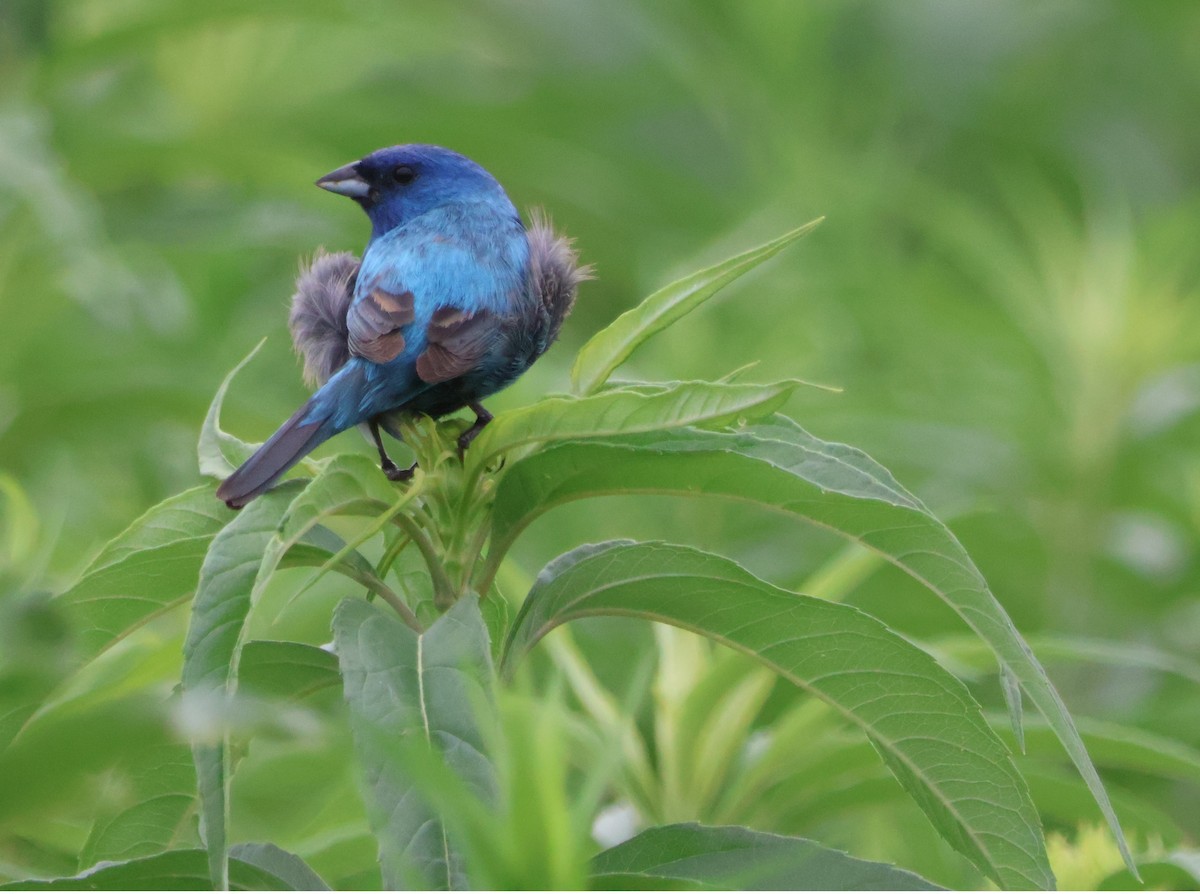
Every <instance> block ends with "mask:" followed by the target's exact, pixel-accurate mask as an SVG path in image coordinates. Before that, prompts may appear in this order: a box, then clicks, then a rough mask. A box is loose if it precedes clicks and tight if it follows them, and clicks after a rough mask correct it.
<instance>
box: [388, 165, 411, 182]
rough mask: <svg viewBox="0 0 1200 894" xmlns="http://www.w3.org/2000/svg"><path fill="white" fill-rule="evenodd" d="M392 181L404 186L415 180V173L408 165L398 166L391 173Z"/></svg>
mask: <svg viewBox="0 0 1200 894" xmlns="http://www.w3.org/2000/svg"><path fill="white" fill-rule="evenodd" d="M392 179H393V180H395V181H396V182H397V183H399V184H400V185H401V186H404V185H406V184H409V183H412V182H413V181H414V180H416V179H417V172H416V171H414V170H413V169H412V168H410V167H409V166H408V165H399V166H397V168H396V170H394V171H392Z"/></svg>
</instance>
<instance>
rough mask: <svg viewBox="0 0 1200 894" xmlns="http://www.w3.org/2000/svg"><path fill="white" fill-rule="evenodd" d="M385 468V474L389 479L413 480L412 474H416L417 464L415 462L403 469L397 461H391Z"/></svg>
mask: <svg viewBox="0 0 1200 894" xmlns="http://www.w3.org/2000/svg"><path fill="white" fill-rule="evenodd" d="M382 468H383V474H384V475H386V476H387V480H388V481H411V480H412V476H413V475H415V474H416V471H417V464H416V463H413V464H412V465H411V466H409V467H408V468H407V469H401V468H400V467H399V466H397V465H396V464H395V463H389V464H388V465H385V466H383V467H382Z"/></svg>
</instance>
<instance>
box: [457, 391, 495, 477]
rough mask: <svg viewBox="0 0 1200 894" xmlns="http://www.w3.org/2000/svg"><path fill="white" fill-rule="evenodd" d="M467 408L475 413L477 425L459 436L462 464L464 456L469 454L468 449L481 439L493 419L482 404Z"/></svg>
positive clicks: (472, 404) (459, 453) (470, 405)
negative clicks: (480, 434)
mask: <svg viewBox="0 0 1200 894" xmlns="http://www.w3.org/2000/svg"><path fill="white" fill-rule="evenodd" d="M467 406H468V407H470V408H471V409H472V410H474V411H475V424H474V425H472V426H471V427H470V428H468V429H467V430H466V431H465V432H463V433H462V434H461V435H459V436H458V459H459V461H460V462H461V461H462V459H463V455H464V454H465V453H466V452H467V448H468V447H470V446H471V442H472V441H474V440H475V439H476V438H477V437H479V433H480V432H481V431H483V430H484V429H485V428H487V424H488V423H489V422H491V421H492V418H493V417H492V414H491V413H489V412H488V411H487V410H485V409H484V408H483V405H482V404H477V403H470V404H467Z"/></svg>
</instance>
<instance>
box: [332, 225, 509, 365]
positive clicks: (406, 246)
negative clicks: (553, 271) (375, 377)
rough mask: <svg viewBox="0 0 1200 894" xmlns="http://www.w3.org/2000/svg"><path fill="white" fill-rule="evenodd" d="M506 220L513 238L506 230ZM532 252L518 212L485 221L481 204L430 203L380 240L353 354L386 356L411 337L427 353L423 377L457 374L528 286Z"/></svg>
mask: <svg viewBox="0 0 1200 894" xmlns="http://www.w3.org/2000/svg"><path fill="white" fill-rule="evenodd" d="M485 224H486V226H485ZM506 226H507V227H511V228H512V230H513V232H512V233H511V234H510V235H511V237H512V238H497V236H496V234H497V232H498V231H499V232H501V233H502V232H503V227H506ZM480 232H484V233H485V234H486V238H484V237H482V236H481V235H480ZM523 252H527V248H526V243H525V236H524V229H523V227H521V224H520V221H519V220H511V221H508V220H498V221H497V222H493V221H490V220H484V221H482V222H481V221H479V219H478V211H477V210H476V209H472V210H471V213H470V214H465V213H463V211H462V209H453V208H447V209H442V210H440V211H437V212H430V213H427V214H425V215H422V217H420V218H418V219H416V220H413V221H410V222H409V223H408V224H406V225H404V226H403V227H400V228H397V229H396V230H393V231H392V232H390V233H388V234H386V235H385V236H383V237H380V238H379V239H376V240H374V241H373V242H372V243H371V245H370V246H369V247H368V249H367V252H366V254H365V255H364V256H363V260H362V267H361V269H360V272H359V276H358V282H357V284H356V287H355V295H354V301H353V302H352V303H351V305H350V309H349V311H348V313H347V315H346V322H347V329H348V331H349V344H350V351H351V353H353V354H355V355H356V356H359V357H363V358H365V359H367V360H370V361H373V362H375V363H387V362H389V361H391V360H394V359H395V358H396V357H398V356H400V354H401V352H403V351H404V350H405V347H406V345H407V346H408V349H409V352H410V353H411V352H412V351H419V352H420V353H418V354H415V355H414V356H413V361H414V363H415V366H416V372H417V375H418V376H419V377H420V379H421V380H422V381H424V382H426V383H427V384H436V383H438V382H445V381H448V380H449V379H453V378H457V377H458V376H460V375H462V374H463V373H465V372H467V371H468V370H469V369H471V368H472V367H473V366H474V365H475V364H476V363H477V362H478V361H479V360H480V359H481V358H482V357H483V355H484V354H485V353H486V351H487V350H488V348H489V347H490V346H491V345H492V344H493V340H494V339H495V337H496V335H497V332H498V331H499V328H500V323H501V321H502V318H504V317H506V316H507V315H508V314H509V313H511V309H512V307H513V305H514V302H515V301H516V300H517V296H518V295H520V294H522V292H523V289H524V287H525V286H524V277H525V273H526V270H527V265H528V261H527V257H528V255H527V254H526V253H523ZM418 327H419V329H418ZM414 330H415V331H414Z"/></svg>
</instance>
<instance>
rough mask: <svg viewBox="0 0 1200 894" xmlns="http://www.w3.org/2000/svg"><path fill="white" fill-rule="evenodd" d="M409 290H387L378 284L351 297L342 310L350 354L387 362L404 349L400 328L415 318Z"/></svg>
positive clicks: (402, 334)
mask: <svg viewBox="0 0 1200 894" xmlns="http://www.w3.org/2000/svg"><path fill="white" fill-rule="evenodd" d="M413 304H414V297H413V293H412V292H411V291H410V290H407V289H404V290H401V291H391V290H389V289H384V288H382V287H380V286H373V287H369V288H368V290H366V291H365V292H362V293H360V294H358V295H356V296H355V299H354V301H353V302H352V303H351V304H350V309H349V310H348V311H347V312H346V331H347V343H348V344H349V347H350V353H351V354H353V355H354V356H356V357H363V358H365V359H367V360H370V361H372V362H373V363H387V362H388V361H389V360H394V359H395V358H396V357H397V356H399V354H400V352H401V351H403V350H404V333H403V332H402V331H401V330H402V329H403V328H404V327H405V326H407V325H408V324H409V323H411V322H412V321H413V320H414V319H415V311H414V306H413Z"/></svg>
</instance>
